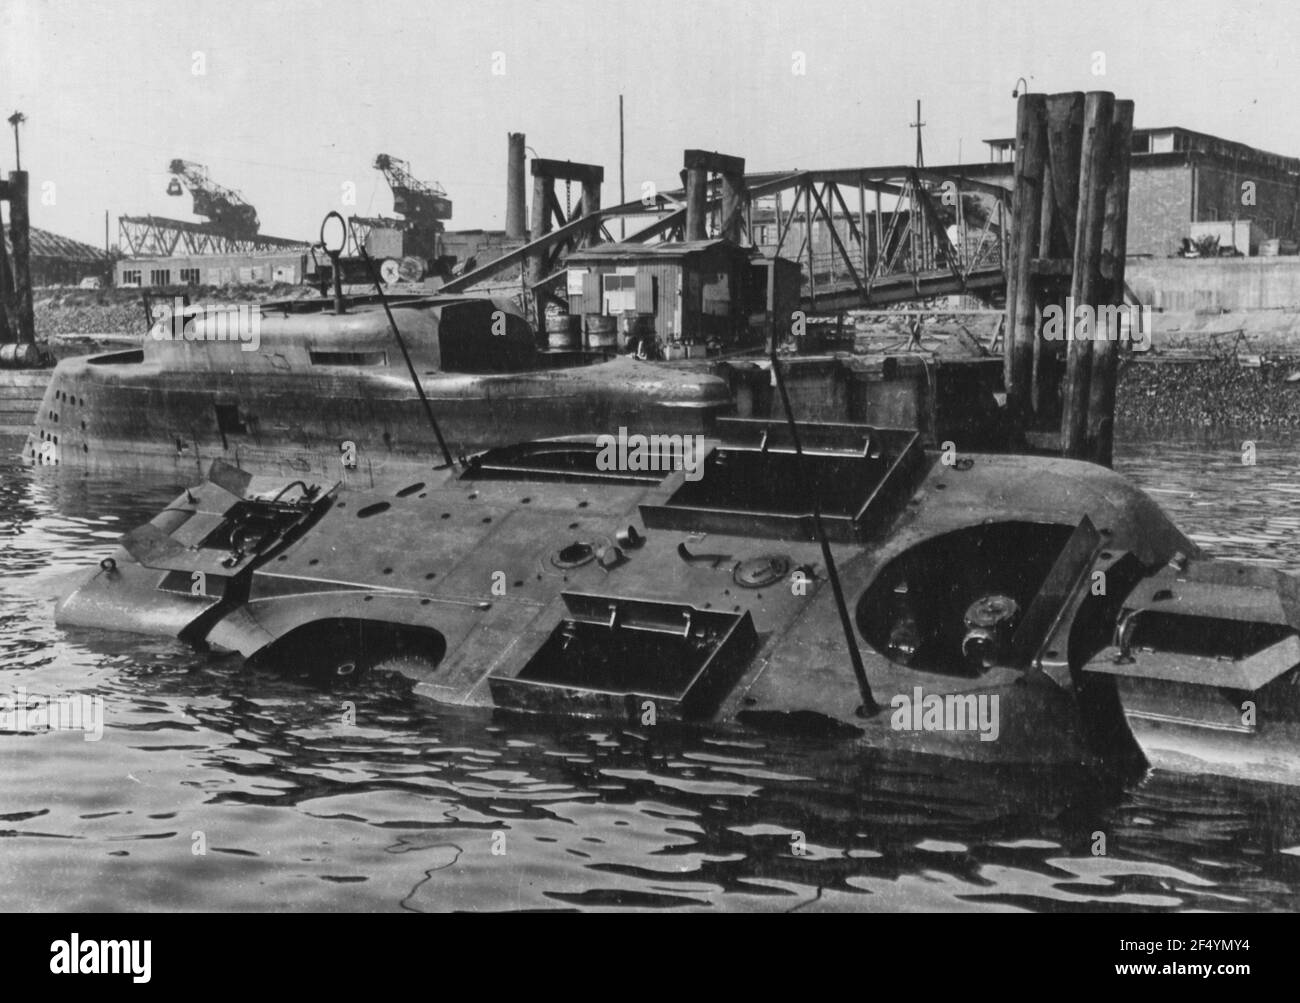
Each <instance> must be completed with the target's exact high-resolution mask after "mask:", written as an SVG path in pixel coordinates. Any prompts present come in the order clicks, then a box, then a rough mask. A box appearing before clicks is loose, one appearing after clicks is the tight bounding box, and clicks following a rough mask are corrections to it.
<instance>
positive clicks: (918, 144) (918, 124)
mask: <svg viewBox="0 0 1300 1003" xmlns="http://www.w3.org/2000/svg"><path fill="white" fill-rule="evenodd" d="M923 125H925V123H924V122H922V121H921V101H920V99H919V98H918V99H917V102H916V121H915V122H913V123H911V125H910V126H909V128H912V129H915V130H916V166H917V167H924V166H925V159H924V158H923V157H922V156H921V127H922V126H923Z"/></svg>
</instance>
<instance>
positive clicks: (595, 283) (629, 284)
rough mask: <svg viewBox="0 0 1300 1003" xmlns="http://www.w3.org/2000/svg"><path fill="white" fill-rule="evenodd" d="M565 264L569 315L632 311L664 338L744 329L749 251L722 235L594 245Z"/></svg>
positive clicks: (691, 338)
mask: <svg viewBox="0 0 1300 1003" xmlns="http://www.w3.org/2000/svg"><path fill="white" fill-rule="evenodd" d="M566 265H567V267H568V295H569V312H570V314H573V315H580V316H583V317H586V316H589V315H592V314H602V315H604V316H616V317H624V316H627V315H632V316H637V317H639V318H641V321H642V323H643V324H646V323H648V324H652V325H653V328H654V333H655V336H656V338H657V339H658V340H659V341H660V342H662V343H664V344H670V343H682V344H688V345H689V344H701V343H704V342H708V341H717V342H719V343H721V344H724V345H729V344H734V343H736V342H738V341H741V340H743V339H744V337H745V335H746V332H747V330H748V315H749V314H750V312H751V310H752V308H753V305H752V304H749V303H747V302H746V299H747V298H748V296H749V291H750V290H751V289H752V287H753V285H754V283H752V282H751V281H750V278H749V270H750V267H751V259H750V251H749V249H748V248H744V247H740V246H738V245H737V244H733V243H731V242H730V241H726V240H695V241H686V242H668V241H665V242H664V243H660V244H632V243H619V244H602V245H599V246H597V247H590V248H585V249H583V250H579V251H575V252H574V253H572V254H570V255H569V257H568V259H567V260H566ZM761 308H762V307H761V306H760V307H759V309H761Z"/></svg>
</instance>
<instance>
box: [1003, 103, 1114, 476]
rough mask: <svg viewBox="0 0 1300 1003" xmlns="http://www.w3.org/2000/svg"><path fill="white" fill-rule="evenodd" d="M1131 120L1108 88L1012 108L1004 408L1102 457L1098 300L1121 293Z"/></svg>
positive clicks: (1109, 358) (1108, 301) (1110, 319)
mask: <svg viewBox="0 0 1300 1003" xmlns="http://www.w3.org/2000/svg"><path fill="white" fill-rule="evenodd" d="M1132 131H1133V103H1132V102H1131V101H1120V102H1116V101H1115V97H1114V95H1113V94H1110V93H1109V92H1104V91H1095V92H1090V93H1088V94H1086V95H1085V94H1081V93H1067V94H1053V95H1050V96H1047V97H1044V96H1042V95H1031V94H1026V95H1023V96H1022V97H1021V98H1020V105H1019V107H1018V108H1017V121H1016V162H1015V190H1014V192H1013V217H1012V221H1011V227H1010V229H1011V233H1010V245H1011V246H1010V249H1009V253H1008V262H1007V269H1006V271H1007V321H1006V335H1005V338H1004V359H1003V363H1004V373H1005V377H1006V389H1007V411H1008V417H1009V418H1010V419H1011V422H1012V428H1013V429H1015V430H1016V431H1018V432H1019V433H1021V434H1026V435H1027V434H1028V433H1030V432H1033V433H1037V436H1036V437H1035V438H1034V441H1035V442H1036V443H1037V444H1038V445H1040V446H1044V445H1046V444H1047V443H1048V442H1050V441H1052V440H1055V441H1056V443H1057V445H1058V447H1059V450H1060V452H1061V453H1062V455H1064V456H1069V457H1075V458H1079V459H1089V460H1093V461H1094V462H1097V463H1102V464H1106V465H1109V463H1110V459H1111V449H1112V440H1113V435H1114V431H1113V430H1114V412H1115V381H1116V377H1117V374H1118V357H1119V345H1118V343H1117V342H1116V341H1115V340H1114V332H1113V331H1111V330H1109V328H1111V327H1113V325H1114V322H1115V321H1116V319H1117V318H1118V316H1119V315H1118V314H1117V312H1116V311H1115V310H1113V309H1108V308H1111V307H1117V306H1119V305H1120V304H1122V302H1123V294H1124V257H1125V254H1126V252H1127V246H1126V232H1127V227H1128V188H1129V157H1130V152H1131V151H1130V144H1131V142H1132ZM1081 307H1082V308H1087V310H1088V312H1089V313H1090V317H1089V318H1088V319H1089V320H1090V323H1084V322H1083V316H1084V315H1083V314H1082V313H1081V312H1077V311H1078V308H1081ZM1049 309H1052V310H1054V311H1055V310H1059V311H1060V318H1059V319H1060V321H1061V324H1060V331H1059V333H1060V334H1061V336H1062V337H1060V338H1055V337H1054V338H1052V339H1051V340H1048V339H1047V338H1044V337H1043V336H1042V335H1041V334H1040V329H1041V328H1042V327H1043V326H1044V316H1045V312H1046V311H1047V310H1049ZM1076 321H1078V322H1077V323H1076ZM1053 326H1054V327H1055V326H1056V325H1055V324H1054V325H1053ZM1108 334H1109V335H1111V337H1110V338H1108V337H1107V335H1108ZM1048 436H1050V439H1049V438H1048Z"/></svg>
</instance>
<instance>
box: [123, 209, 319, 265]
mask: <svg viewBox="0 0 1300 1003" xmlns="http://www.w3.org/2000/svg"><path fill="white" fill-rule="evenodd" d="M117 244H118V248H119V249H120V250H121V251H122V253H123V254H125V255H127V256H128V257H133V258H171V257H175V256H177V255H181V256H185V257H199V256H202V255H213V254H267V253H271V252H274V251H283V250H303V251H305V250H306V249H307V246H308V242H307V241H303V240H289V239H287V238H285V237H268V236H265V235H262V234H256V235H254V236H251V237H248V236H242V237H241V236H235V235H233V234H231V233H228V232H223V231H221V230H218V229H216V228H214V227H213V226H212V225H211V224H207V223H191V222H187V221H185V220H181V219H168V218H166V217H165V216H122V217H120V218H119V219H118V221H117Z"/></svg>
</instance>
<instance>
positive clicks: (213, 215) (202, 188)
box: [167, 158, 261, 240]
mask: <svg viewBox="0 0 1300 1003" xmlns="http://www.w3.org/2000/svg"><path fill="white" fill-rule="evenodd" d="M168 169H169V170H170V171H171V172H172V174H173V175H175V177H173V178H172V180H171V183H170V184H169V185H168V186H167V194H168V195H180V194H181V192H182V188H181V186H182V185H184V187H185V188H188V189H189V191H190V195H191V196H192V197H193V199H194V215H196V216H206V217H207V218H208V219H209V220H211V221H212V229H213V230H214V231H215V232H217V233H220V234H221V235H222V236H225V237H230V238H233V239H242V240H249V239H252V238H254V237H256V236H257V231H258V228H259V227H260V226H261V221H260V220H258V218H257V210H256V209H255V208H253V206H251V205H249V204H248V202H246V201H245V200H244V197H243V196H242V195H240V194H239V192H237V191H235V190H234V189H233V188H227V187H226V186H225V185H219V184H217V183H216V182H215V181H213V180H212V178H211V177H210V176H209V174H208V169H207V168H206V167H204V166H203V165H202V164H196V163H194V162H193V161H191V160H181V159H179V158H178V159H176V160H173V161H172V162H171V164H170V165H169V167H168Z"/></svg>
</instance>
